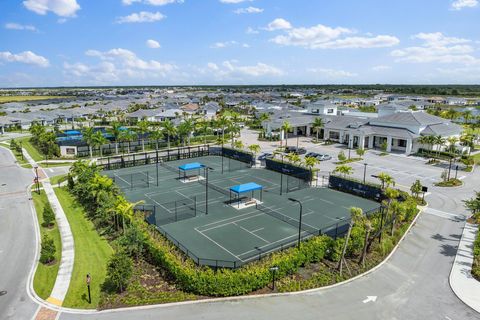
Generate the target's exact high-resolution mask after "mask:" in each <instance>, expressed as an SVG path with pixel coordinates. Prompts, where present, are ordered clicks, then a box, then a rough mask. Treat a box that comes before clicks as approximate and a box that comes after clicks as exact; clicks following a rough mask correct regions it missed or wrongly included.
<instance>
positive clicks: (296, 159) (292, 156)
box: [285, 152, 302, 164]
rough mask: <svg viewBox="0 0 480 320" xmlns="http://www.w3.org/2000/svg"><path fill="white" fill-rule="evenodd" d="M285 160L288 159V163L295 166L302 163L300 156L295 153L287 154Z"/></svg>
mask: <svg viewBox="0 0 480 320" xmlns="http://www.w3.org/2000/svg"><path fill="white" fill-rule="evenodd" d="M285 158H287V160H288V161H290V162H291V163H294V164H297V163H299V162H300V161H302V159H301V158H300V156H299V155H298V154H296V153H294V152H290V153H289V154H287V155H286V156H285Z"/></svg>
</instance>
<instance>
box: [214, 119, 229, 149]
mask: <svg viewBox="0 0 480 320" xmlns="http://www.w3.org/2000/svg"><path fill="white" fill-rule="evenodd" d="M229 124H230V121H229V120H228V119H227V118H226V117H225V116H224V115H221V116H220V117H218V119H217V125H218V127H219V128H220V129H222V141H225V129H226V128H227V127H228V125H229ZM222 146H223V144H222Z"/></svg>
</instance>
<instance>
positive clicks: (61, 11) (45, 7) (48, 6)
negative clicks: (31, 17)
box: [23, 0, 80, 17]
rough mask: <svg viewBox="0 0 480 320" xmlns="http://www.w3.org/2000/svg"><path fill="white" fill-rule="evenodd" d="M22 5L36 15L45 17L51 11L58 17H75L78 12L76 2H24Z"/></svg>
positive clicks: (39, 0)
mask: <svg viewBox="0 0 480 320" xmlns="http://www.w3.org/2000/svg"><path fill="white" fill-rule="evenodd" d="M23 5H24V6H25V8H27V9H28V10H30V11H33V12H35V13H37V14H41V15H45V14H47V13H48V12H49V11H51V12H53V13H55V14H56V15H58V16H60V17H75V15H76V12H77V11H78V10H80V5H79V4H78V3H77V0H25V1H23Z"/></svg>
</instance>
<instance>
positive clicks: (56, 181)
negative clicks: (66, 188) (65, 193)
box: [50, 174, 68, 187]
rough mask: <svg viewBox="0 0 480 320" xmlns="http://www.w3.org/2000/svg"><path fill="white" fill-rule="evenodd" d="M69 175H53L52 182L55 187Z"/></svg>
mask: <svg viewBox="0 0 480 320" xmlns="http://www.w3.org/2000/svg"><path fill="white" fill-rule="evenodd" d="M67 177H68V174H61V175H59V176H55V177H51V178H50V183H51V184H52V186H53V187H55V186H56V185H57V184H59V183H62V182H64V181H67Z"/></svg>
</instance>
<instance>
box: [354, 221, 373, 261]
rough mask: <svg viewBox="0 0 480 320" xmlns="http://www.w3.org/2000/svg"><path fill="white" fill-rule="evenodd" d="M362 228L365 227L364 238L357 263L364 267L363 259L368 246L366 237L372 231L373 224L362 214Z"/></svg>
mask: <svg viewBox="0 0 480 320" xmlns="http://www.w3.org/2000/svg"><path fill="white" fill-rule="evenodd" d="M362 224H363V228H364V229H365V238H364V240H363V250H362V254H361V256H360V259H359V260H358V263H359V264H361V265H362V268H365V260H366V257H367V248H368V238H369V237H370V233H371V232H372V231H373V225H372V222H371V221H370V219H368V218H367V217H366V216H363V219H362Z"/></svg>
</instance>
